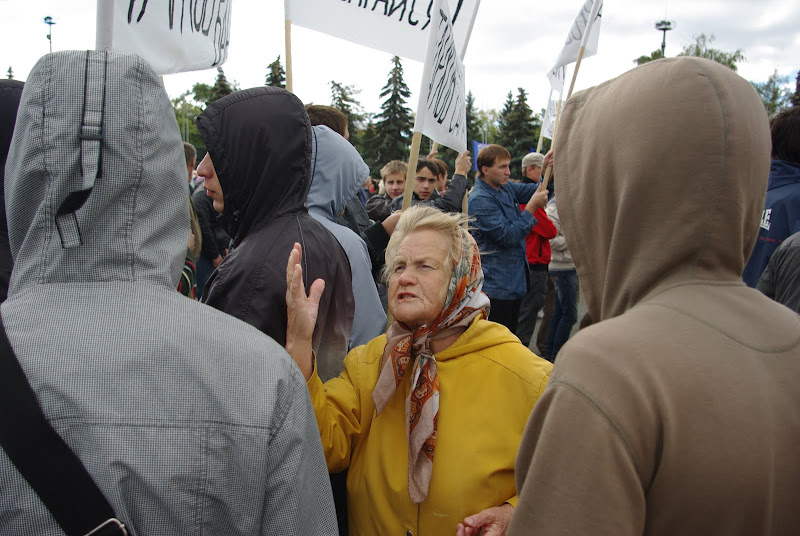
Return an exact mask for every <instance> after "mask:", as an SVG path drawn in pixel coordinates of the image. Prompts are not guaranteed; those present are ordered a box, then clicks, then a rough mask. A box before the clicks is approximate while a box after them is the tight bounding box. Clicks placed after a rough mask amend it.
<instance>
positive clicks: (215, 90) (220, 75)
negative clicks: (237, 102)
mask: <svg viewBox="0 0 800 536" xmlns="http://www.w3.org/2000/svg"><path fill="white" fill-rule="evenodd" d="M234 91H236V90H235V89H234V87H233V86H231V84H230V83H229V82H228V79H227V78H225V71H223V70H222V67H217V80H216V82H214V86H213V87H212V88H211V98H210V100H209V101H208V102H206V105H208V104H211V103H212V102H214V101H215V100H219V99H221V98H222V97H225V96H227V95H230V94H231V93H233V92H234Z"/></svg>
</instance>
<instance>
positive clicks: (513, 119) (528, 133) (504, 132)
mask: <svg viewBox="0 0 800 536" xmlns="http://www.w3.org/2000/svg"><path fill="white" fill-rule="evenodd" d="M499 123H500V125H499V128H500V132H499V136H498V143H499V144H500V145H502V146H503V147H505V148H506V149H508V152H509V153H511V178H512V179H515V180H519V179H521V178H522V171H521V168H520V165H521V164H522V157H523V156H525V155H526V154H528V153H529V152H531V151H533V150H535V149H536V141H537V139H538V135H539V130H540V128H541V125H539V124H538V123H537V121H536V117H535V116H534V114H533V111H532V110H531V108H530V106H528V95H527V93H526V92H525V90H524V89H522V88H518V94H517V98H516V99H512V96H511V92H510V91H509V92H508V97H507V99H506V102H505V105H504V106H503V110H502V111H501V112H500V120H499Z"/></svg>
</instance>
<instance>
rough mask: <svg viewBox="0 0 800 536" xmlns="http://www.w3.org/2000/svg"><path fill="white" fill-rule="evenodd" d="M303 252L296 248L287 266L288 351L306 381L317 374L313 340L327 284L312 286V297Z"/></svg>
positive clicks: (320, 280)
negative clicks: (307, 289) (312, 346)
mask: <svg viewBox="0 0 800 536" xmlns="http://www.w3.org/2000/svg"><path fill="white" fill-rule="evenodd" d="M302 258H303V249H302V248H301V247H300V244H298V243H296V242H295V244H294V247H293V248H292V252H291V253H289V261H288V262H287V264H286V346H285V348H286V351H287V352H289V355H290V356H292V359H294V362H295V363H297V366H298V367H299V368H300V372H302V373H303V376H304V377H305V379H306V381H308V380H309V378H311V373H312V372H313V366H314V364H313V356H312V349H311V338H312V337H313V335H314V326H315V325H316V323H317V313H318V311H319V299H320V297H321V296H322V291H323V290H325V281H323V280H322V279H317V280H316V281H314V283H313V284H312V285H311V288H310V289H309V293H308V296H306V289H305V286H304V285H303V269H302V267H301V266H300V263H301V261H302Z"/></svg>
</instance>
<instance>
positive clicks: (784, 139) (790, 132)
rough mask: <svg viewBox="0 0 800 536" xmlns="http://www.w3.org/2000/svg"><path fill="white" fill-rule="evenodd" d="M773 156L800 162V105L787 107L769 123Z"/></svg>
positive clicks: (787, 160) (796, 162)
mask: <svg viewBox="0 0 800 536" xmlns="http://www.w3.org/2000/svg"><path fill="white" fill-rule="evenodd" d="M769 130H770V133H771V134H772V158H775V159H778V160H784V161H786V162H793V163H795V164H800V106H793V107H792V108H787V109H786V110H783V111H782V112H781V113H779V114H778V115H776V116H775V117H773V118H772V120H771V121H770V123H769Z"/></svg>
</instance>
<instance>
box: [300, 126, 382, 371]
mask: <svg viewBox="0 0 800 536" xmlns="http://www.w3.org/2000/svg"><path fill="white" fill-rule="evenodd" d="M311 129H312V134H313V138H312V153H311V187H310V189H309V191H308V198H307V204H308V213H309V214H311V217H312V218H314V219H315V220H317V221H318V222H320V223H321V224H322V225H323V226H324V227H325V228H326V229H328V231H330V232H331V234H332V235H333V236H335V237H336V240H338V241H339V244H341V246H342V249H344V251H345V253H346V254H347V258H348V260H349V261H350V271H351V273H352V281H353V298H354V300H355V313H354V315H353V327H352V329H351V330H350V339H349V341H348V351H349V350H350V349H352V348H355V347H356V346H361V345H362V344H366V343H368V342H369V341H371V340H372V339H374V338H375V337H377V336H378V335H380V334H381V333H383V332H384V331H385V330H386V313H385V312H384V310H383V306H382V305H381V301H380V298H379V297H378V289H377V287H376V286H375V283H374V281H373V279H372V262H371V261H370V258H369V253H368V252H367V245H366V244H365V243H364V241H363V240H362V239H361V237H359V236H358V235H357V234H356V233H354V232H353V231H352V230H351V229H349V228H348V227H345V226H343V225H340V224H338V223H336V220H337V217H338V215H339V214H341V212H342V211H343V210H344V208H345V206H346V205H347V202H348V201H349V200H350V199H352V198H353V196H355V195H356V192H358V189H359V187H361V185H362V184H364V180H365V179H366V178H367V176H368V175H369V167H368V166H367V164H365V163H364V160H363V159H362V158H361V155H359V154H358V151H356V148H355V147H353V146H352V145H351V144H350V142H348V141H347V140H345V139H344V138H343V137H342V136H340V135H339V134H338V133H336V132H334V131H333V130H331V129H330V128H328V127H326V126H323V125H319V126H314V127H311ZM325 379H328V378H325Z"/></svg>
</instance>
